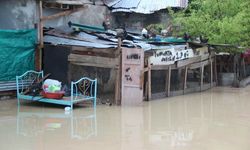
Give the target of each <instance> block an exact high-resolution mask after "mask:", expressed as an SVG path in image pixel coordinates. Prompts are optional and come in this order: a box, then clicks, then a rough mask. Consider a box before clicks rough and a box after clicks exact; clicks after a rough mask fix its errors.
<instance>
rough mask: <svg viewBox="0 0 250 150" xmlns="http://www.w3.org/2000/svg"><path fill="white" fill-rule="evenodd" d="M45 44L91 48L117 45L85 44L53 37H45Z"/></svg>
mask: <svg viewBox="0 0 250 150" xmlns="http://www.w3.org/2000/svg"><path fill="white" fill-rule="evenodd" d="M44 42H46V43H51V44H53V45H72V46H85V47H90V48H115V47H117V46H116V45H105V44H100V43H92V42H85V41H79V40H73V39H66V38H61V37H56V36H51V35H45V36H44Z"/></svg>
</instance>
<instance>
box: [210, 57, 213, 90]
mask: <svg viewBox="0 0 250 150" xmlns="http://www.w3.org/2000/svg"><path fill="white" fill-rule="evenodd" d="M212 84H213V61H212V59H210V85H211V87H212Z"/></svg>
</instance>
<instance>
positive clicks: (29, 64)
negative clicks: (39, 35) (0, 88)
mask: <svg viewBox="0 0 250 150" xmlns="http://www.w3.org/2000/svg"><path fill="white" fill-rule="evenodd" d="M35 44H36V30H34V29H32V30H0V81H12V80H15V77H16V75H21V74H23V73H24V72H26V71H27V70H33V69H34V64H35V63H34V54H35Z"/></svg>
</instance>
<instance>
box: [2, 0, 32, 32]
mask: <svg viewBox="0 0 250 150" xmlns="http://www.w3.org/2000/svg"><path fill="white" fill-rule="evenodd" d="M36 7H37V5H36V1H35V0H1V1H0V22H1V23H0V29H30V28H34V23H36V22H37V17H36V16H37V9H36Z"/></svg>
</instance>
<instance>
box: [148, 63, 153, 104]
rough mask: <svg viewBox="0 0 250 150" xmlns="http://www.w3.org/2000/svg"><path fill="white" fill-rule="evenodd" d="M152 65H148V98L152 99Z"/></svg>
mask: <svg viewBox="0 0 250 150" xmlns="http://www.w3.org/2000/svg"><path fill="white" fill-rule="evenodd" d="M151 84H152V83H151V65H150V64H149V66H148V100H149V101H150V100H151V94H152V93H151V92H152V91H151Z"/></svg>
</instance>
